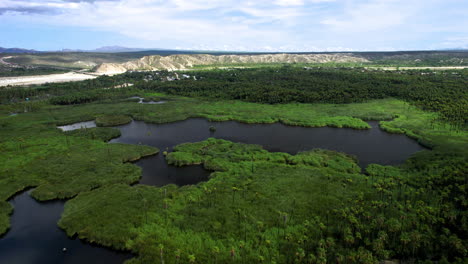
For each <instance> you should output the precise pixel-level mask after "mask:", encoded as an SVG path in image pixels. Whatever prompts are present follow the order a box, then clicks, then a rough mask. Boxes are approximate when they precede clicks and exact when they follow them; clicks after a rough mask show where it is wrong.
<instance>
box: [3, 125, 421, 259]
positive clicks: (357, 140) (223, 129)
mask: <svg viewBox="0 0 468 264" xmlns="http://www.w3.org/2000/svg"><path fill="white" fill-rule="evenodd" d="M93 123H94V122H93V121H90V122H83V123H78V124H73V125H69V126H63V127H62V129H63V130H64V131H68V130H71V129H76V128H81V127H93ZM94 125H95V124H94ZM370 125H371V126H372V127H373V128H372V129H369V130H354V129H348V128H329V127H323V128H305V127H291V126H286V125H283V124H279V123H275V124H243V123H239V122H233V121H229V122H210V121H207V120H205V119H199V118H194V119H188V120H185V121H181V122H175V123H168V124H148V123H145V122H141V121H132V122H131V123H129V124H126V125H122V126H118V127H117V128H119V129H120V131H121V133H122V136H121V137H119V138H116V139H113V140H112V141H111V142H121V143H129V144H144V145H150V146H154V147H158V148H159V149H160V150H161V152H160V153H159V154H158V155H154V156H150V157H146V158H144V159H141V160H139V161H137V162H136V163H135V164H136V165H138V166H140V167H142V169H143V173H142V174H143V175H142V179H141V180H140V183H141V184H148V185H154V186H163V185H166V184H170V183H174V184H177V185H180V186H182V185H187V184H196V183H198V182H200V181H203V180H206V179H207V178H208V175H209V173H210V172H208V171H206V170H204V169H203V167H202V166H187V167H182V168H178V167H173V166H169V165H167V163H166V161H165V159H164V156H163V155H162V152H163V151H165V150H166V149H167V150H169V151H171V150H172V148H173V147H174V146H176V145H178V144H181V143H185V142H197V141H201V140H205V139H207V138H209V137H215V138H222V139H227V140H231V141H234V142H242V143H249V144H259V145H262V146H263V147H264V148H265V149H267V150H269V151H281V152H287V153H290V154H295V153H297V152H299V151H305V150H310V149H313V148H325V149H330V150H337V151H342V152H345V153H349V154H353V155H355V156H357V157H358V159H359V164H360V165H361V166H362V167H363V166H366V165H367V164H369V163H379V164H389V165H395V164H400V163H402V162H403V161H404V160H406V159H407V158H408V157H409V156H410V155H411V154H413V153H415V152H417V151H419V150H422V149H424V148H423V147H422V146H420V145H419V144H418V143H417V142H416V141H415V140H412V139H410V138H408V137H406V136H405V135H401V134H389V133H386V132H384V131H382V130H380V129H379V128H378V122H370ZM210 126H213V127H216V131H214V132H212V131H210V129H209V128H210ZM10 202H11V203H12V204H13V206H14V208H15V210H14V213H13V215H12V217H11V222H12V228H11V230H10V231H9V232H8V233H7V234H6V235H5V236H4V237H3V238H1V239H0V263H2V264H3V263H8V264H10V263H11V264H23V263H24V264H26V263H27V264H29V263H86V264H93V263H122V262H123V261H124V260H125V259H128V258H130V257H131V255H130V254H128V253H120V252H116V251H112V250H109V249H106V248H102V247H95V246H92V245H90V244H86V243H83V242H82V241H80V240H79V239H70V238H68V237H67V236H66V234H65V232H64V231H62V230H60V229H59V228H58V227H57V221H58V220H59V218H60V214H61V213H62V211H63V204H64V203H63V201H51V202H47V203H39V202H37V201H35V200H34V199H32V198H31V197H30V196H29V195H28V193H27V192H23V193H22V194H19V195H17V196H15V197H14V198H13V199H12V200H11V201H10ZM64 247H65V248H67V251H66V252H62V248H64Z"/></svg>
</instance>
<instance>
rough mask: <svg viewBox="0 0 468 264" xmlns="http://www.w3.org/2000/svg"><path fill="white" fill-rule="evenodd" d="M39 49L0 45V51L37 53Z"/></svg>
mask: <svg viewBox="0 0 468 264" xmlns="http://www.w3.org/2000/svg"><path fill="white" fill-rule="evenodd" d="M39 52H40V51H37V50H32V49H20V48H2V47H0V53H39Z"/></svg>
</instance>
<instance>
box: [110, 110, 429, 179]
mask: <svg viewBox="0 0 468 264" xmlns="http://www.w3.org/2000/svg"><path fill="white" fill-rule="evenodd" d="M369 124H370V125H371V126H372V129H368V130H356V129H351V128H331V127H321V128H307V127H294V126H287V125H283V124H280V123H274V124H244V123H239V122H234V121H228V122H210V121H208V120H206V119H201V118H192V119H188V120H185V121H181V122H175V123H168V124H149V123H145V122H142V121H133V122H131V123H129V124H126V125H122V126H118V128H119V129H120V131H121V133H122V136H121V137H119V138H116V139H113V140H111V142H120V143H128V144H143V145H150V146H154V147H157V148H159V149H160V150H161V152H163V151H164V150H166V149H168V150H169V151H171V150H172V147H174V146H176V145H178V144H181V143H185V142H197V141H202V140H205V139H207V138H209V137H215V138H221V139H226V140H230V141H233V142H242V143H249V144H259V145H261V146H263V147H264V148H265V149H266V150H269V151H280V152H287V153H290V154H296V153H297V152H299V151H306V150H311V149H313V148H324V149H330V150H336V151H341V152H345V153H348V154H352V155H355V156H356V157H357V158H358V159H359V165H361V167H365V166H367V165H368V164H370V163H378V164H384V165H396V164H401V163H403V162H404V161H405V160H406V159H407V158H408V157H409V156H411V154H413V153H415V152H417V151H420V150H422V149H424V148H423V147H422V146H421V145H419V144H418V143H417V142H416V141H415V140H413V139H410V138H408V137H407V136H405V135H402V134H390V133H387V132H385V131H383V130H381V129H380V128H379V126H378V122H377V121H372V122H369ZM210 126H213V127H215V128H216V131H214V132H212V131H210V130H209V128H210ZM135 164H136V165H138V166H140V167H142V169H143V177H142V179H141V180H140V183H142V184H148V185H156V186H161V185H165V184H169V183H174V184H177V185H186V184H195V183H197V182H199V181H200V180H204V179H206V178H207V177H208V174H209V172H207V171H205V170H204V169H203V168H202V167H201V166H188V167H182V168H177V167H173V166H169V165H167V163H166V161H165V159H164V156H163V155H162V154H161V153H160V154H158V155H156V156H151V157H147V158H144V159H142V160H139V161H137V162H136V163H135Z"/></svg>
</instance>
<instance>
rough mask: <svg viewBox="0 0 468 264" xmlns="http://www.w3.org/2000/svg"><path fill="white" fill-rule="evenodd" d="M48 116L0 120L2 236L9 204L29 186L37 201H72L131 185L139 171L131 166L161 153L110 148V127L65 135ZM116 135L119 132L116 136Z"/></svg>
mask: <svg viewBox="0 0 468 264" xmlns="http://www.w3.org/2000/svg"><path fill="white" fill-rule="evenodd" d="M49 118H50V116H48V114H47V112H42V113H31V114H21V115H18V116H6V117H5V116H2V117H0V151H1V153H2V155H0V231H1V232H0V234H3V233H4V232H5V231H6V230H7V228H8V226H9V221H8V215H9V214H10V213H11V210H12V208H11V206H10V205H9V204H8V203H6V202H5V201H6V200H7V199H9V198H10V197H12V196H13V195H15V194H16V193H17V192H19V191H22V190H24V189H25V188H28V187H36V188H35V189H34V190H33V192H32V195H33V196H34V198H36V199H38V200H50V199H67V198H71V197H74V196H75V195H76V194H78V193H79V192H82V191H86V190H92V189H95V188H99V187H101V186H105V185H112V184H115V183H126V184H131V183H134V182H136V181H138V179H139V178H140V177H141V172H140V168H138V167H137V166H135V165H132V164H130V163H128V162H130V161H133V160H136V159H138V158H140V157H142V156H147V155H152V154H155V153H157V149H155V148H152V147H147V146H133V145H125V144H107V143H105V142H102V141H103V140H107V139H110V138H112V137H115V136H118V134H120V132H119V131H117V130H115V129H111V128H97V129H86V130H80V131H73V132H66V133H63V132H60V131H59V130H58V129H57V128H55V124H54V123H55V122H54V121H53V120H50V119H49ZM116 132H117V133H116Z"/></svg>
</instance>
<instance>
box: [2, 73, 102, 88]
mask: <svg viewBox="0 0 468 264" xmlns="http://www.w3.org/2000/svg"><path fill="white" fill-rule="evenodd" d="M98 76H99V75H96V74H84V73H77V72H67V73H60V74H48V75H36V76H17V77H2V78H0V86H7V85H31V84H44V83H57V82H74V81H82V80H88V79H94V78H96V77H98Z"/></svg>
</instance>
